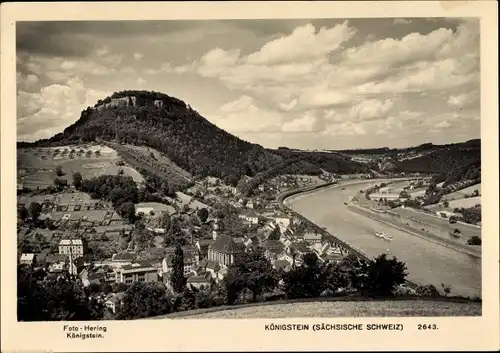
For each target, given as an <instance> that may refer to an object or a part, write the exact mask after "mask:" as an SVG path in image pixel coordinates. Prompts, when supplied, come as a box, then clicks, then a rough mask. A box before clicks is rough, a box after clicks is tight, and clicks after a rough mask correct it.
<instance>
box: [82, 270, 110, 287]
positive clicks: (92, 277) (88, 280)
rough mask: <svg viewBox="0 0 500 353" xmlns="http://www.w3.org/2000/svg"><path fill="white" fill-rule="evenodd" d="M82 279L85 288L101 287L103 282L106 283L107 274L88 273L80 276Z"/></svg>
mask: <svg viewBox="0 0 500 353" xmlns="http://www.w3.org/2000/svg"><path fill="white" fill-rule="evenodd" d="M80 279H81V280H82V284H83V286H84V287H88V286H90V285H91V284H98V285H100V284H101V283H103V282H106V274H105V273H87V275H85V274H82V273H81V274H80Z"/></svg>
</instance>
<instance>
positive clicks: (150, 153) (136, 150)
mask: <svg viewBox="0 0 500 353" xmlns="http://www.w3.org/2000/svg"><path fill="white" fill-rule="evenodd" d="M107 144H109V146H110V147H112V148H113V149H115V150H116V151H117V152H118V153H119V155H120V157H122V158H123V160H124V161H126V162H127V163H129V164H130V165H131V166H133V167H136V168H139V167H140V168H144V169H146V170H147V171H148V172H149V173H151V174H155V175H157V176H159V177H163V178H165V179H167V180H169V184H171V185H173V186H186V185H187V184H189V183H190V182H191V180H192V175H191V174H190V173H188V172H187V171H185V170H184V169H182V168H180V167H179V166H177V165H176V164H175V163H174V162H172V161H171V160H170V159H169V158H168V157H167V156H165V155H164V154H163V153H160V152H158V151H157V150H155V149H153V148H149V147H144V146H134V145H121V144H118V143H111V142H108V143H107Z"/></svg>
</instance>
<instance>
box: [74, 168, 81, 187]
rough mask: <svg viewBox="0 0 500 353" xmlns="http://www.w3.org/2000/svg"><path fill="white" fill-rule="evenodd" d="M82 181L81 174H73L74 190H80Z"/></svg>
mask: <svg viewBox="0 0 500 353" xmlns="http://www.w3.org/2000/svg"><path fill="white" fill-rule="evenodd" d="M82 181H83V177H82V174H81V173H79V172H76V173H73V186H74V187H75V188H76V189H80V186H82Z"/></svg>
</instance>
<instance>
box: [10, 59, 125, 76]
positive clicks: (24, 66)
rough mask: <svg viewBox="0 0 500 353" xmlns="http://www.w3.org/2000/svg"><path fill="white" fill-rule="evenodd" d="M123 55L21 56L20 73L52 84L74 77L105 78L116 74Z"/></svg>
mask: <svg viewBox="0 0 500 353" xmlns="http://www.w3.org/2000/svg"><path fill="white" fill-rule="evenodd" d="M122 59H123V56H122V55H116V54H115V55H113V54H106V55H101V56H98V55H95V56H94V57H89V58H86V59H83V58H64V57H45V56H31V55H28V56H24V55H22V54H20V55H19V60H20V63H19V65H18V72H20V73H21V74H23V75H29V74H33V75H36V76H38V77H39V78H43V79H48V80H49V81H51V82H56V83H64V82H66V81H67V80H68V79H70V78H72V77H76V76H78V77H80V78H85V77H87V76H104V75H111V74H114V73H116V72H117V71H118V70H117V67H118V66H119V65H120V64H121V62H122Z"/></svg>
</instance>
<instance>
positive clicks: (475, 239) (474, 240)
mask: <svg viewBox="0 0 500 353" xmlns="http://www.w3.org/2000/svg"><path fill="white" fill-rule="evenodd" d="M467 244H469V245H481V238H480V237H478V236H477V235H474V236H472V237H471V238H470V239H469V240H467Z"/></svg>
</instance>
